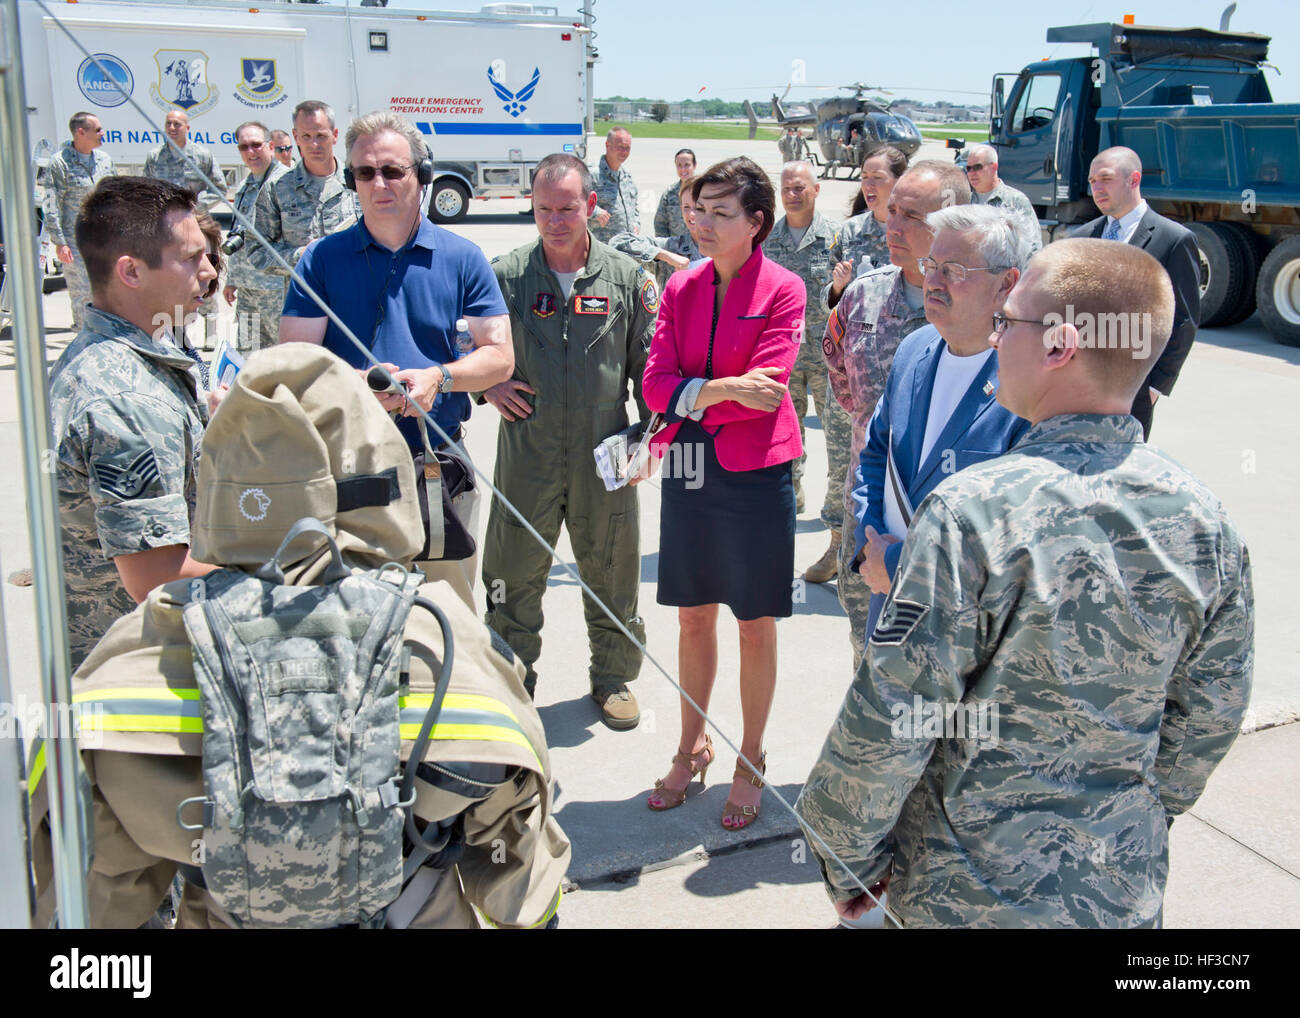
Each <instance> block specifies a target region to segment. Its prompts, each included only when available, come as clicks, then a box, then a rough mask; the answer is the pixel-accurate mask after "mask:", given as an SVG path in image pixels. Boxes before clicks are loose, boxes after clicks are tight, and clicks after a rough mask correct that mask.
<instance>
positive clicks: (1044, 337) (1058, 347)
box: [998, 238, 1174, 421]
mask: <svg viewBox="0 0 1300 1018" xmlns="http://www.w3.org/2000/svg"><path fill="white" fill-rule="evenodd" d="M1005 314H1006V315H1007V317H1008V318H1009V319H1015V320H1017V321H1013V322H1011V323H1010V328H1008V330H1007V332H1006V333H1004V334H1003V336H1002V338H1001V339H1000V340H999V342H998V351H999V352H998V364H999V373H1000V374H1001V376H1002V379H1003V385H1004V386H1005V385H1006V384H1007V380H1008V378H1010V380H1011V391H1009V392H1008V393H1007V394H1006V400H1005V401H1003V405H1004V406H1006V407H1007V408H1008V409H1009V410H1011V411H1012V412H1014V413H1017V414H1019V415H1020V416H1022V417H1025V418H1026V419H1028V420H1033V421H1037V420H1042V419H1044V418H1045V417H1048V416H1053V415H1054V413H1064V412H1074V413H1127V412H1128V408H1129V407H1130V406H1132V403H1133V397H1134V396H1135V395H1136V394H1137V391H1138V389H1139V388H1140V387H1141V386H1142V384H1143V383H1144V381H1145V379H1146V377H1147V375H1148V374H1149V373H1150V370H1151V366H1152V364H1154V363H1155V362H1156V360H1157V359H1159V357H1160V354H1161V353H1162V352H1163V351H1164V348H1165V344H1166V343H1167V342H1168V341H1169V334H1170V332H1171V331H1172V328H1173V321H1174V291H1173V286H1172V285H1171V284H1170V282H1169V275H1168V273H1166V272H1165V270H1164V267H1163V266H1162V265H1161V264H1160V263H1159V262H1158V261H1156V259H1155V258H1153V257H1151V255H1149V254H1147V253H1146V252H1145V251H1143V250H1141V249H1140V248H1136V247H1133V246H1132V245H1129V244H1116V243H1114V242H1112V241H1105V240H1092V239H1084V238H1078V239H1071V240H1061V241H1057V242H1056V243H1055V244H1049V245H1048V246H1047V247H1045V248H1043V250H1041V251H1039V252H1038V254H1036V255H1034V257H1033V259H1032V260H1031V261H1030V263H1029V268H1028V270H1027V271H1026V272H1025V274H1024V276H1023V277H1022V278H1021V280H1020V282H1019V283H1018V284H1017V285H1016V287H1015V289H1014V290H1012V292H1011V296H1010V297H1008V298H1007V302H1006V308H1005ZM1040 322H1041V323H1042V324H1041V325H1038V324H1036V323H1040ZM1012 329H1015V330H1016V331H1015V332H1014V333H1013V332H1012ZM1008 368H1009V374H1008ZM999 401H1002V397H1001V396H999ZM1044 407H1046V408H1047V409H1048V410H1050V412H1044Z"/></svg>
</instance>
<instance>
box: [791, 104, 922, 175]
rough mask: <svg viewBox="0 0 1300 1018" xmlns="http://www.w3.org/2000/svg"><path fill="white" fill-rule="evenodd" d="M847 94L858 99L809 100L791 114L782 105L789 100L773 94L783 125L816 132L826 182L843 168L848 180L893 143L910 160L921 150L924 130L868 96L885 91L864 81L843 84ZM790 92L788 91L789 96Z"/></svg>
mask: <svg viewBox="0 0 1300 1018" xmlns="http://www.w3.org/2000/svg"><path fill="white" fill-rule="evenodd" d="M841 87H842V88H843V89H844V90H845V91H848V90H850V89H851V90H852V91H853V95H852V96H851V97H850V96H840V97H838V98H836V99H823V100H821V101H820V102H819V101H817V100H812V101H809V102H808V103H806V104H801V105H800V106H798V107H793V108H791V109H790V110H789V111H787V110H786V108H785V106H784V105H783V100H784V96H782V97H780V98H778V97H777V95H776V94H775V93H773V95H772V115H773V116H775V117H776V120H777V123H779V124H781V125H782V126H783V127H805V126H809V127H812V128H813V129H814V134H815V137H816V139H817V147H818V148H820V149H821V154H822V158H821V160H819V162H821V164H822V165H823V166H824V167H825V168H824V169H823V170H822V174H821V175H822V179H823V180H825V179H827V178H836V179H838V170H839V169H840V167H846V168H847V169H848V170H849V175H848V178H847V179H849V180H852V179H853V177H854V175H855V174H856V173H858V172H859V170H860V169H861V167H862V160H864V159H865V158H867V156H868V155H870V154H871V153H872V152H874V151H875V150H876V149H878V148H880V147H881V146H883V145H893V146H894V147H895V148H897V149H899V150H900V151H901V152H902V153H903V154H904V155H906V156H907V157H909V158H911V156H912V154H913V153H914V152H915V151H916V150H917V149H918V148H920V147H921V132H920V131H918V130H917V128H916V125H915V124H914V123H912V121H911V120H909V119H908V118H907V117H904V116H901V115H900V114H897V113H890V112H889V106H888V105H882V104H881V103H879V102H877V101H876V100H875V99H873V98H868V97H867V96H866V95H865V93H867V92H881V93H883V94H885V95H889V94H891V93H888V92H883V90H882V89H876V88H873V87H872V86H871V85H866V84H863V83H862V82H860V81H858V82H854V83H853V84H852V85H843V86H841ZM789 92H790V89H789V88H787V89H786V94H787V95H788V94H789Z"/></svg>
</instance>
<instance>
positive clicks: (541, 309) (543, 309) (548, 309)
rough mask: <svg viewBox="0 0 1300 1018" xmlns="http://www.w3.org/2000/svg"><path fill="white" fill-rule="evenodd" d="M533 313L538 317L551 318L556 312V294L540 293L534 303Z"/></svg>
mask: <svg viewBox="0 0 1300 1018" xmlns="http://www.w3.org/2000/svg"><path fill="white" fill-rule="evenodd" d="M533 314H535V315H536V316H537V317H538V318H550V317H551V315H553V314H555V294H553V293H539V294H538V295H537V303H535V304H534V305H533Z"/></svg>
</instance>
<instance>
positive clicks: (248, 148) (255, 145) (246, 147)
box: [236, 141, 278, 152]
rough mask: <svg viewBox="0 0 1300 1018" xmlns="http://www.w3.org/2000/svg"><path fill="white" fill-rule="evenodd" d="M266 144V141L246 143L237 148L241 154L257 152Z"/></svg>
mask: <svg viewBox="0 0 1300 1018" xmlns="http://www.w3.org/2000/svg"><path fill="white" fill-rule="evenodd" d="M265 144H266V142H264V141H246V142H244V143H243V144H242V145H237V146H236V148H238V149H239V151H241V152H256V151H257V150H258V149H259V148H262V147H263V146H264V145H265ZM277 151H278V149H277Z"/></svg>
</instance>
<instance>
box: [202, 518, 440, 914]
mask: <svg viewBox="0 0 1300 1018" xmlns="http://www.w3.org/2000/svg"><path fill="white" fill-rule="evenodd" d="M312 522H315V521H312ZM296 529H297V527H296V526H295V528H294V530H296ZM294 530H291V531H290V535H291V536H292V535H293V533H294ZM322 532H323V528H322ZM328 540H329V544H330V546H331V548H335V551H334V554H335V555H336V556H337V554H338V553H337V549H336V547H335V546H334V543H333V539H332V538H331V539H328ZM287 543H288V539H286V544H287ZM282 547H283V546H282ZM274 564H275V562H274V560H273V561H272V565H274ZM339 569H340V570H343V571H344V572H345V573H346V571H345V570H344V567H343V566H342V565H341V563H340V564H339ZM266 577H270V578H266ZM283 579H284V576H283V574H282V573H279V574H278V575H273V574H272V573H270V572H267V571H261V572H259V573H258V574H256V575H254V576H249V575H247V574H246V573H242V572H238V571H235V570H222V571H220V572H216V573H210V574H208V576H206V577H205V578H204V579H202V580H195V581H193V582H192V583H191V584H190V590H191V600H190V603H189V604H188V605H187V606H186V607H185V609H184V618H185V629H186V632H187V633H188V634H189V637H190V640H191V642H192V646H193V653H194V676H195V679H196V680H197V682H198V686H199V690H200V693H201V700H200V702H201V705H202V717H203V785H204V793H205V798H204V799H203V800H202V801H201V802H200V803H196V804H194V805H193V806H191V807H190V808H191V809H193V808H194V807H195V806H199V805H201V806H202V807H203V814H204V815H203V819H202V823H201V825H199V824H195V826H194V828H192V829H197V828H198V827H199V826H202V828H203V836H202V841H203V849H204V852H203V864H202V867H203V879H204V883H205V885H206V887H207V891H208V893H209V894H211V895H212V896H213V897H214V898H215V899H216V901H217V902H218V904H220V905H221V907H222V908H223V909H225V911H226V912H227V914H228V915H229V916H230V917H231V918H233V919H234V920H235V921H236V922H238V923H239V924H240V925H241V926H246V927H271V928H295V929H298V928H322V927H332V926H339V925H350V924H354V923H360V924H368V923H372V922H375V921H377V920H378V919H379V918H380V917H381V916H382V913H383V910H384V909H385V908H386V907H387V906H388V905H389V904H391V903H392V902H393V901H394V899H396V898H397V896H398V894H399V893H400V891H401V888H402V830H403V826H404V817H405V814H404V811H403V810H402V809H401V808H400V807H399V800H400V798H401V795H400V790H399V785H400V783H401V767H400V748H401V745H400V734H399V724H400V710H399V704H398V694H399V690H400V685H399V664H400V659H401V648H402V639H401V637H402V633H403V632H404V630H405V628H406V618H407V615H408V614H409V613H410V611H411V607H412V603H413V601H414V598H415V595H416V591H417V589H418V588H419V586H420V585H421V583H422V582H423V576H422V574H421V573H419V572H410V573H408V572H406V571H405V570H404V569H402V568H401V567H399V566H393V567H384V569H380V570H373V571H370V572H357V573H355V574H348V575H344V577H343V578H342V579H339V580H337V581H336V582H334V583H329V584H325V585H322V586H316V587H309V588H303V587H297V586H287V585H284V584H283V583H282V582H281V581H283ZM408 681H409V680H408ZM408 805H409V804H408ZM181 819H184V811H183V810H182V811H181V812H180V813H179V814H178V820H181Z"/></svg>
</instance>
